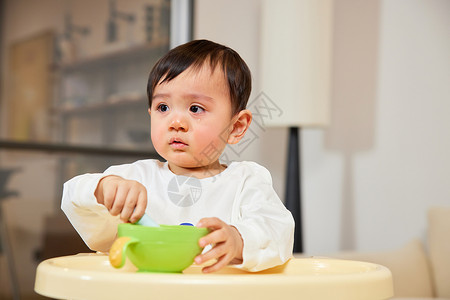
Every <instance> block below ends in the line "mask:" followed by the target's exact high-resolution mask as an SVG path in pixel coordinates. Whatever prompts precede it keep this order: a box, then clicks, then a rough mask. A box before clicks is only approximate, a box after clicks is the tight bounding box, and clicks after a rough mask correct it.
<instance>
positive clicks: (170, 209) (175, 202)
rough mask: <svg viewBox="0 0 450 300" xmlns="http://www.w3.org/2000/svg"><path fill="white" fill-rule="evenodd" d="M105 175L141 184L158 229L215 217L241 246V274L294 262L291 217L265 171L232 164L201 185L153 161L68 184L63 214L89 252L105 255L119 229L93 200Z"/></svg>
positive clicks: (250, 164) (247, 164)
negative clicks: (232, 231)
mask: <svg viewBox="0 0 450 300" xmlns="http://www.w3.org/2000/svg"><path fill="white" fill-rule="evenodd" d="M107 175H118V176H121V177H123V178H125V179H130V180H136V181H138V182H140V183H141V184H143V185H144V186H145V187H146V189H147V196H148V198H147V199H148V203H147V208H146V213H147V214H149V215H150V216H151V217H152V219H153V220H155V221H156V222H157V223H159V224H166V225H178V224H180V223H183V222H189V223H192V224H196V223H197V222H198V221H199V220H200V219H201V218H204V217H217V218H219V219H221V220H222V221H224V222H226V223H228V224H230V225H233V226H235V227H236V228H237V229H238V231H239V233H240V234H241V236H242V239H243V242H244V248H243V253H242V254H243V263H242V264H241V265H240V267H241V268H243V269H246V270H249V271H259V270H263V269H267V268H270V267H273V266H276V265H280V264H283V263H284V262H286V261H287V260H288V259H289V258H291V256H292V247H293V233H294V220H293V218H292V215H291V213H290V212H289V211H288V210H287V209H286V208H285V206H284V205H283V203H282V202H281V201H280V199H279V197H278V196H277V194H276V192H275V191H274V189H273V187H272V178H271V176H270V173H269V171H267V169H265V168H264V167H262V166H260V165H258V164H256V163H253V162H233V163H231V164H230V165H229V166H228V167H227V168H226V169H225V170H224V171H223V172H222V173H220V174H218V175H215V176H212V177H208V178H204V179H197V178H194V177H186V176H178V175H175V174H173V173H172V172H171V171H170V170H169V168H168V164H167V162H165V163H163V162H160V161H157V160H152V159H149V160H140V161H136V162H134V163H132V164H125V165H119V166H112V167H110V168H108V169H107V170H106V171H105V172H104V173H98V174H84V175H80V176H77V177H74V178H72V179H71V180H69V181H67V182H66V183H65V184H64V191H63V198H62V205H61V208H62V210H63V211H64V212H65V214H66V215H67V217H68V219H69V220H70V222H71V223H72V225H73V226H74V227H75V229H76V230H77V231H78V233H79V234H80V236H81V237H82V238H83V240H84V242H85V243H86V244H87V245H88V246H89V247H90V248H91V249H92V250H95V251H103V252H107V251H108V250H109V248H110V246H111V245H112V243H113V241H114V239H115V238H116V233H117V225H118V224H119V223H120V221H119V217H118V216H116V217H114V216H112V215H110V214H109V212H108V210H107V209H106V208H105V207H104V206H103V205H101V204H98V203H97V200H96V198H95V196H94V191H95V189H96V187H97V185H98V182H99V181H100V179H101V178H103V177H105V176H107Z"/></svg>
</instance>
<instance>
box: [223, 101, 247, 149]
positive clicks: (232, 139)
mask: <svg viewBox="0 0 450 300" xmlns="http://www.w3.org/2000/svg"><path fill="white" fill-rule="evenodd" d="M233 121H234V122H233V129H232V130H231V132H230V135H229V136H228V140H227V142H228V144H237V143H239V141H240V140H241V139H242V138H243V137H244V135H245V133H246V132H247V129H248V127H249V126H250V123H252V113H251V111H249V110H248V109H244V110H241V111H240V112H239V113H238V114H237V115H236V116H234V117H233Z"/></svg>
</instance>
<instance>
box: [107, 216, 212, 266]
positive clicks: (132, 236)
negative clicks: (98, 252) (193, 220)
mask: <svg viewBox="0 0 450 300" xmlns="http://www.w3.org/2000/svg"><path fill="white" fill-rule="evenodd" d="M207 233H208V229H206V228H198V227H194V226H182V225H161V226H160V227H148V226H142V225H137V224H129V223H127V224H119V227H118V238H117V239H116V241H115V242H114V244H113V246H112V247H111V250H110V254H109V258H110V262H111V265H113V266H114V267H116V268H120V267H122V266H123V265H124V263H125V258H126V257H128V258H129V259H130V261H131V262H132V263H133V264H134V265H135V266H136V267H137V268H138V270H139V271H140V272H170V273H179V272H181V271H183V270H184V269H186V268H187V267H189V266H190V265H191V264H192V263H193V262H194V258H195V257H196V256H197V255H198V254H200V253H201V251H202V248H201V247H200V246H199V245H198V240H199V239H200V238H201V237H202V236H204V235H206V234H207Z"/></svg>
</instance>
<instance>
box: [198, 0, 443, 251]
mask: <svg viewBox="0 0 450 300" xmlns="http://www.w3.org/2000/svg"><path fill="white" fill-rule="evenodd" d="M260 5H261V4H260V1H258V0H251V1H238V0H233V1H230V0H221V1H218V0H216V1H208V0H197V1H196V7H195V17H196V21H195V27H194V34H195V38H209V39H212V40H215V41H217V42H220V43H224V44H227V45H229V46H230V47H232V48H234V49H235V50H237V51H238V52H239V53H240V54H241V55H242V57H243V58H244V59H245V60H246V61H247V63H248V64H249V67H250V68H251V70H252V72H253V75H254V82H255V84H254V93H253V97H254V96H255V92H256V93H258V92H259V91H261V90H262V91H263V90H264V87H261V86H259V84H258V70H259V66H258V59H259V47H258V44H259V28H260ZM448 16H450V2H449V1H447V0H396V1H392V0H390V1H388V0H385V1H375V0H370V1H359V0H339V1H335V8H334V41H333V42H334V51H333V93H332V99H331V101H332V107H331V119H332V123H331V125H330V126H329V127H328V128H327V129H326V130H319V129H304V130H303V131H302V151H303V154H302V162H303V199H304V200H303V201H304V202H303V208H304V226H305V249H306V252H307V253H309V254H320V253H330V252H334V251H339V250H343V249H355V250H381V249H391V248H395V247H398V246H401V245H402V244H403V243H406V242H407V241H408V240H409V239H412V238H416V237H417V238H422V239H425V233H426V211H427V208H428V207H430V206H434V205H447V206H448V205H450V156H449V155H448V153H450V138H449V137H450V118H449V117H448V116H449V115H450V55H449V53H450V18H449V17H448ZM259 137H260V138H259V139H258V140H256V141H255V143H253V144H252V145H251V146H250V147H249V148H248V149H247V150H246V151H245V152H244V153H242V155H241V156H240V158H241V159H253V160H256V161H258V162H260V163H262V164H263V165H265V166H267V167H268V168H269V169H270V170H271V171H272V175H273V177H274V183H275V187H276V189H277V191H278V192H279V194H280V195H281V196H282V195H283V193H284V192H283V180H284V167H285V166H284V159H285V151H286V146H285V145H286V143H287V141H286V138H287V136H286V133H285V130H282V129H266V131H264V132H262V133H261V134H260V136H259Z"/></svg>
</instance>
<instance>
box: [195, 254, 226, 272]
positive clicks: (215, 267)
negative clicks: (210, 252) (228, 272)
mask: <svg viewBox="0 0 450 300" xmlns="http://www.w3.org/2000/svg"><path fill="white" fill-rule="evenodd" d="M230 261H231V259H230V256H229V255H228V254H226V255H223V256H221V257H220V258H219V259H218V260H217V262H216V263H215V264H212V265H211V266H208V267H204V268H203V269H202V272H203V273H211V272H216V271H219V270H220V269H222V268H224V267H226V266H227V265H228V264H229V263H230Z"/></svg>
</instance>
